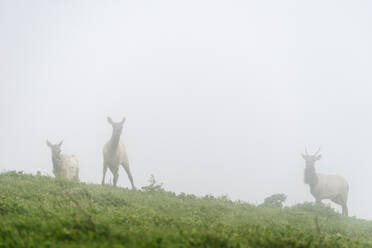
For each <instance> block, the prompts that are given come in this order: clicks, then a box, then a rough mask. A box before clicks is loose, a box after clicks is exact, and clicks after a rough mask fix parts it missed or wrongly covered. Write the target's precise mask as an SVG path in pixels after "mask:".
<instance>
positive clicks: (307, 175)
mask: <svg viewBox="0 0 372 248" xmlns="http://www.w3.org/2000/svg"><path fill="white" fill-rule="evenodd" d="M319 151H320V148H319V149H318V150H317V151H316V153H314V154H313V155H310V154H309V153H308V152H307V149H306V148H305V154H301V156H302V157H303V159H305V171H304V182H305V183H307V184H309V185H313V186H314V185H316V184H317V183H318V176H317V174H316V172H315V161H318V160H319V159H320V158H321V157H322V155H320V154H318V153H319Z"/></svg>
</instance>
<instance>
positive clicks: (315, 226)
mask: <svg viewBox="0 0 372 248" xmlns="http://www.w3.org/2000/svg"><path fill="white" fill-rule="evenodd" d="M0 247H332V248H334V247H372V222H371V221H365V220H358V219H356V218H345V217H342V216H340V215H339V214H337V213H335V212H334V211H333V210H332V209H330V208H329V207H326V206H314V205H312V204H310V203H304V204H299V205H296V206H292V207H285V208H267V207H257V206H253V205H251V204H248V203H245V202H232V201H230V200H228V199H227V198H226V197H221V198H215V197H212V196H205V197H202V198H198V197H195V196H194V195H186V194H179V195H176V194H174V193H172V192H165V191H164V190H162V189H161V188H160V187H156V186H154V185H152V186H149V187H147V188H145V189H144V190H142V191H134V190H127V189H123V188H114V187H112V186H101V185H95V184H85V183H78V182H71V181H65V180H56V179H54V178H51V177H46V176H33V175H25V174H23V173H18V172H8V173H3V174H0Z"/></svg>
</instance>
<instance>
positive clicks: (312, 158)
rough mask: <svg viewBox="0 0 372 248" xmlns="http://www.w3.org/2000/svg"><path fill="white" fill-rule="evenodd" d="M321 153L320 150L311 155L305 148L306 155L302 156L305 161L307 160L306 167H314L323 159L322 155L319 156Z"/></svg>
mask: <svg viewBox="0 0 372 248" xmlns="http://www.w3.org/2000/svg"><path fill="white" fill-rule="evenodd" d="M319 152H320V148H319V149H318V150H317V151H316V152H315V153H314V154H313V155H310V154H309V153H308V152H307V149H306V148H305V154H301V156H302V158H303V159H305V164H306V167H314V164H315V161H318V160H319V159H321V158H322V155H321V154H318V153H319Z"/></svg>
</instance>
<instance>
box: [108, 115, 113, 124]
mask: <svg viewBox="0 0 372 248" xmlns="http://www.w3.org/2000/svg"><path fill="white" fill-rule="evenodd" d="M107 121H108V123H110V124H111V125H112V124H114V122H113V121H112V119H111V117H107Z"/></svg>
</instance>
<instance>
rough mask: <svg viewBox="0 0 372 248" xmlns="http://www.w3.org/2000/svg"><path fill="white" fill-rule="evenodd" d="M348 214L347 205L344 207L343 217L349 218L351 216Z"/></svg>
mask: <svg viewBox="0 0 372 248" xmlns="http://www.w3.org/2000/svg"><path fill="white" fill-rule="evenodd" d="M348 212H349V211H348V209H347V206H346V204H344V205H342V215H343V216H346V217H347V216H348V215H349V213H348Z"/></svg>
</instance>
